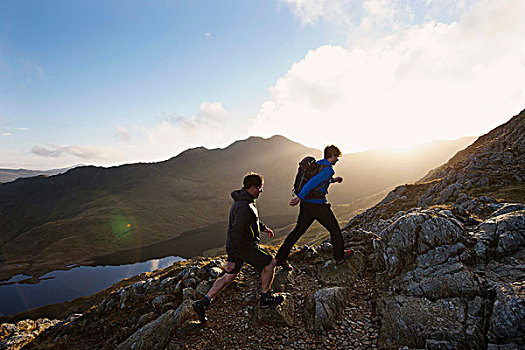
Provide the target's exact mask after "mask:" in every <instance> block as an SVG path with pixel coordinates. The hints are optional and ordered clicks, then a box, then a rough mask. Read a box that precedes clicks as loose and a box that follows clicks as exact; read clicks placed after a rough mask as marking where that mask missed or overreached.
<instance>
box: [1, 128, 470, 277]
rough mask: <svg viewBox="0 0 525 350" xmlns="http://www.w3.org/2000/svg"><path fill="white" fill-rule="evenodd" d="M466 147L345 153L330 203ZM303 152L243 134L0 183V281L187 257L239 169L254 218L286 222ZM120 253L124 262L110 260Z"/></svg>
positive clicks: (206, 237)
mask: <svg viewBox="0 0 525 350" xmlns="http://www.w3.org/2000/svg"><path fill="white" fill-rule="evenodd" d="M467 142H469V139H468V138H467V139H465V138H463V139H460V140H456V141H447V142H434V143H432V144H430V145H427V146H425V147H423V148H421V149H417V150H414V151H413V152H411V153H410V152H409V153H406V154H401V155H399V154H393V153H388V154H386V153H385V152H383V151H375V152H371V151H370V152H364V153H361V154H355V155H352V154H350V155H345V157H344V159H345V160H344V161H342V162H340V164H338V168H337V171H338V174H339V175H341V176H343V177H345V178H347V179H348V180H347V181H346V182H345V186H340V187H339V188H338V191H334V194H336V195H337V196H339V197H336V199H337V198H340V199H342V198H344V199H345V201H344V203H350V202H352V201H353V200H354V199H357V198H362V197H366V196H369V195H371V194H374V193H376V192H378V191H385V190H389V189H391V188H392V187H393V186H395V185H397V184H399V183H403V182H406V181H410V179H417V178H419V177H420V176H422V175H423V174H425V173H426V172H428V170H430V169H432V168H433V167H435V166H437V165H439V164H441V163H440V162H439V160H440V159H443V158H445V159H448V158H450V157H451V156H452V155H453V154H454V153H455V151H457V150H459V149H461V148H460V146H461V145H463V144H465V143H467ZM308 154H310V155H314V156H316V157H319V156H320V155H321V151H319V150H314V149H310V148H307V147H304V146H303V145H300V144H298V143H296V142H292V141H290V140H288V139H286V138H284V137H282V136H274V137H271V138H269V139H263V138H260V137H251V138H249V139H247V140H242V141H237V142H235V143H233V144H232V145H230V146H228V147H226V148H224V149H212V150H209V149H205V148H203V147H200V148H195V149H191V150H187V151H185V152H183V153H181V154H180V155H178V156H177V157H174V158H172V159H170V160H167V161H165V162H159V163H150V164H142V163H140V164H127V165H122V166H118V167H112V168H101V167H93V166H88V167H77V168H75V169H72V170H70V171H68V172H67V173H66V174H62V175H57V176H39V177H33V178H22V179H18V180H16V181H13V182H9V183H5V184H0V249H1V250H2V254H1V255H0V280H7V279H9V278H10V277H12V276H14V275H16V274H25V275H30V276H41V275H43V274H44V273H46V272H49V271H53V270H56V269H65V268H66V267H67V266H70V265H73V264H80V265H88V264H96V263H100V262H101V261H102V263H108V260H112V261H109V262H110V263H113V264H116V263H121V264H123V263H133V262H136V261H137V260H149V259H153V258H159V257H163V256H166V253H165V251H166V250H169V251H170V252H169V253H167V254H169V255H171V254H175V255H179V256H183V257H190V256H194V255H198V254H201V253H202V252H204V251H206V250H208V249H211V248H215V247H217V246H220V245H222V244H223V242H224V238H223V237H224V226H225V225H224V222H225V221H226V220H227V213H228V210H229V206H230V203H231V198H230V196H229V194H230V192H231V191H232V190H233V189H236V188H239V187H240V185H241V181H242V177H243V176H244V175H245V174H246V173H247V172H249V171H256V172H260V173H261V174H263V175H264V177H265V194H264V196H262V198H261V199H260V200H259V203H258V205H259V208H260V210H261V212H262V213H264V215H265V217H264V220H266V222H267V223H269V224H272V225H281V226H286V225H287V224H290V223H293V222H294V221H295V217H296V214H295V208H290V207H289V206H288V205H287V203H288V200H289V198H290V195H291V187H292V183H293V179H294V176H295V173H296V171H297V163H298V162H299V160H300V159H302V157H304V156H305V155H308ZM385 158H388V161H386V160H385ZM416 158H418V159H419V158H424V159H425V160H424V161H412V160H414V159H416ZM367 159H369V160H368V161H367ZM438 162H439V163H438ZM406 163H408V164H410V166H406V167H400V166H399V164H406ZM378 174H381V175H380V176H379V175H378ZM384 174H388V176H384ZM415 176H417V177H415ZM331 195H332V194H331ZM332 200H333V199H332ZM195 235H199V237H200V238H201V239H197V240H195V239H193V237H194V236H195ZM168 240H169V241H168ZM164 248H166V249H164ZM133 249H134V250H133ZM126 256H132V257H133V259H132V260H128V261H121V260H120V258H122V257H126ZM116 257H117V261H115V260H114V259H115V258H116Z"/></svg>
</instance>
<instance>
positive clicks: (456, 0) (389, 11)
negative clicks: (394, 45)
mask: <svg viewBox="0 0 525 350" xmlns="http://www.w3.org/2000/svg"><path fill="white" fill-rule="evenodd" d="M476 1H477V0H439V1H437V0H427V1H408V0H280V3H281V4H282V3H284V4H286V5H288V6H289V7H290V9H291V10H292V13H293V14H294V15H295V16H296V17H297V18H298V19H299V20H300V21H301V23H303V25H312V24H315V23H316V22H320V21H326V22H330V23H332V24H334V23H335V24H339V25H346V26H348V25H351V26H354V27H358V26H364V27H367V28H368V29H372V28H373V29H375V30H377V29H379V27H381V26H389V27H393V28H394V29H395V28H398V27H399V26H405V25H410V24H416V23H419V24H421V23H423V22H425V21H429V20H436V19H437V20H441V21H445V22H448V21H450V20H453V19H456V18H458V17H459V16H460V15H461V14H462V13H463V12H464V11H465V10H466V9H468V8H469V7H470V6H471V5H472V3H475V2H476Z"/></svg>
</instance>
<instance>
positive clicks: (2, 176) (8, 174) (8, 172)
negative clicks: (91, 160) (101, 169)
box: [0, 165, 81, 183]
mask: <svg viewBox="0 0 525 350" xmlns="http://www.w3.org/2000/svg"><path fill="white" fill-rule="evenodd" d="M77 166H81V165H75V166H72V167H68V168H61V169H51V170H29V169H0V183H2V182H10V181H14V180H16V179H18V178H21V177H33V176H39V175H47V176H51V175H57V174H62V173H65V172H66V171H68V170H70V169H73V168H75V167H77Z"/></svg>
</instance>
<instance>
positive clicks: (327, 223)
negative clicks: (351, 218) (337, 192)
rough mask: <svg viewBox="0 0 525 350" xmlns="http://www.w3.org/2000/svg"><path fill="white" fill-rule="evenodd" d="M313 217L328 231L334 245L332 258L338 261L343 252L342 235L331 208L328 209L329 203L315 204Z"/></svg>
mask: <svg viewBox="0 0 525 350" xmlns="http://www.w3.org/2000/svg"><path fill="white" fill-rule="evenodd" d="M315 219H316V220H317V221H319V223H320V224H321V225H323V226H324V228H326V229H327V230H328V232H330V239H331V240H332V246H333V247H334V259H335V261H340V260H341V259H342V258H343V253H344V252H343V251H344V241H343V235H342V234H341V228H340V227H339V223H338V222H337V219H336V217H335V215H334V213H333V212H332V209H330V204H326V203H323V204H318V205H316V210H315Z"/></svg>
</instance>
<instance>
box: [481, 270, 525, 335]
mask: <svg viewBox="0 0 525 350" xmlns="http://www.w3.org/2000/svg"><path fill="white" fill-rule="evenodd" d="M524 338H525V281H524V280H522V281H520V282H516V283H512V284H500V285H498V286H497V288H496V300H495V302H494V306H493V309H492V315H491V317H490V326H489V332H488V339H489V342H490V343H496V344H498V343H499V344H505V343H510V342H512V341H513V340H523V339H524Z"/></svg>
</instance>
